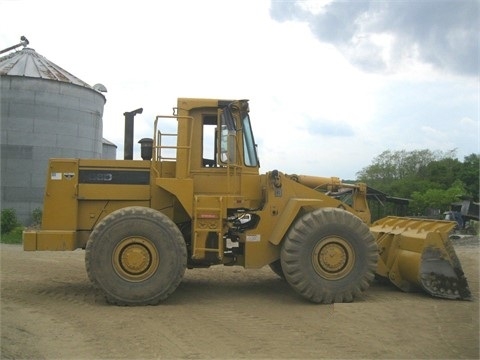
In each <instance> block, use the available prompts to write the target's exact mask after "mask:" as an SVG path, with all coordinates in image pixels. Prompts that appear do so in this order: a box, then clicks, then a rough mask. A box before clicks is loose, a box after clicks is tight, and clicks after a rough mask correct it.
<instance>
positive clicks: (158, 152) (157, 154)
mask: <svg viewBox="0 0 480 360" xmlns="http://www.w3.org/2000/svg"><path fill="white" fill-rule="evenodd" d="M162 118H163V119H177V120H178V119H189V120H191V121H193V117H192V116H186V115H157V116H156V117H155V122H154V132H153V134H154V138H153V156H152V162H153V164H152V165H153V166H152V168H153V169H154V171H155V173H156V174H157V177H160V173H159V171H158V170H157V167H156V166H155V163H157V162H159V161H160V162H161V161H162V160H175V159H176V157H166V156H165V157H163V156H162V149H175V150H179V149H183V150H190V148H191V147H190V145H181V146H179V145H162V144H161V143H162V137H168V136H171V137H174V136H177V137H178V132H177V133H165V134H162V132H161V131H160V130H158V121H159V120H160V119H162ZM177 129H178V127H177ZM177 141H178V140H177ZM175 155H177V154H176V152H175Z"/></svg>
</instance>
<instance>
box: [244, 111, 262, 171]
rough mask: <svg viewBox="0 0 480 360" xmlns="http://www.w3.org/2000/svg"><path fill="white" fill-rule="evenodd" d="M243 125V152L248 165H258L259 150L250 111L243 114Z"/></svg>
mask: <svg viewBox="0 0 480 360" xmlns="http://www.w3.org/2000/svg"><path fill="white" fill-rule="evenodd" d="M242 115H243V117H242V127H243V154H244V157H245V165H246V166H258V158H257V151H256V148H255V140H254V139H253V132H252V127H251V125H250V117H249V116H248V113H245V114H242Z"/></svg>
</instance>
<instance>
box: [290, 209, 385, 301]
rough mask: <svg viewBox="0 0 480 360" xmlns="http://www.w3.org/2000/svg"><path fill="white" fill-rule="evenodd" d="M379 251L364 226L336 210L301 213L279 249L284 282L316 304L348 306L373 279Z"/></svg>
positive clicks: (353, 217)
mask: <svg viewBox="0 0 480 360" xmlns="http://www.w3.org/2000/svg"><path fill="white" fill-rule="evenodd" d="M377 259H378V251H377V245H376V242H375V239H374V237H373V235H372V234H371V232H370V230H369V228H368V226H367V225H366V224H365V223H364V222H363V221H362V220H360V218H358V217H356V216H355V215H353V214H351V213H349V212H347V211H345V210H342V209H335V208H326V209H317V210H314V211H312V212H310V213H307V214H305V215H304V216H302V217H301V218H300V219H298V220H297V222H296V223H295V224H294V226H293V227H292V228H291V229H290V230H289V232H288V234H287V236H286V239H285V241H284V243H283V246H282V251H281V264H282V269H283V273H284V274H285V278H286V280H287V282H288V283H289V284H290V285H291V286H292V288H293V289H294V290H295V291H296V292H298V293H299V294H300V295H301V296H303V297H304V298H306V299H308V300H310V301H312V302H315V303H326V304H329V303H334V302H350V301H353V298H354V297H355V296H357V295H359V294H360V293H361V292H362V291H364V290H366V289H367V288H368V287H369V285H370V283H371V281H372V280H373V279H374V276H375V270H376V266H377Z"/></svg>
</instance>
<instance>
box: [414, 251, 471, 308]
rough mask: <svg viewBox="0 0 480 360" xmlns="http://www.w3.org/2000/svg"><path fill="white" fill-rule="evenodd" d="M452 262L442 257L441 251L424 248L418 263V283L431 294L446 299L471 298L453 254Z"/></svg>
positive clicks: (460, 268)
mask: <svg viewBox="0 0 480 360" xmlns="http://www.w3.org/2000/svg"><path fill="white" fill-rule="evenodd" d="M452 255H454V259H452V263H453V264H454V265H453V266H452V264H451V263H450V262H449V261H448V260H445V259H444V258H442V256H441V251H440V250H439V249H435V248H426V249H425V250H424V252H423V254H422V263H421V265H420V284H421V286H422V287H423V289H424V290H425V291H426V292H427V293H429V294H430V295H432V296H435V297H441V298H446V299H460V300H471V299H472V294H471V292H470V289H469V287H468V282H467V279H466V277H465V275H464V273H463V270H462V267H461V266H460V263H459V261H458V259H457V258H456V255H455V254H451V253H450V257H452Z"/></svg>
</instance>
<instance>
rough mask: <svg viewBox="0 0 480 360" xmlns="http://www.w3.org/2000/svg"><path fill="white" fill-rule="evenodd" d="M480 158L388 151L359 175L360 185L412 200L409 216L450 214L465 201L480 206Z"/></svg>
mask: <svg viewBox="0 0 480 360" xmlns="http://www.w3.org/2000/svg"><path fill="white" fill-rule="evenodd" d="M479 172H480V154H470V155H468V156H465V157H464V159H463V161H460V160H458V159H457V157H456V150H450V151H446V152H442V151H431V150H428V149H424V150H413V151H406V150H399V151H391V150H386V151H384V152H382V153H381V154H380V155H378V156H377V157H375V158H374V159H373V161H372V164H371V165H368V166H366V167H365V168H363V169H362V170H360V171H359V172H357V174H356V175H357V179H358V181H361V182H365V183H367V184H368V186H370V187H372V188H374V189H376V190H380V191H382V192H384V193H386V194H388V195H389V196H393V197H399V198H405V199H409V200H410V202H409V207H408V214H407V215H426V214H427V211H428V209H439V210H440V211H442V212H443V211H448V210H450V205H451V204H452V203H453V202H457V201H460V200H464V199H470V200H472V201H475V202H478V200H479V187H480V185H479V178H480V174H479Z"/></svg>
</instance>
